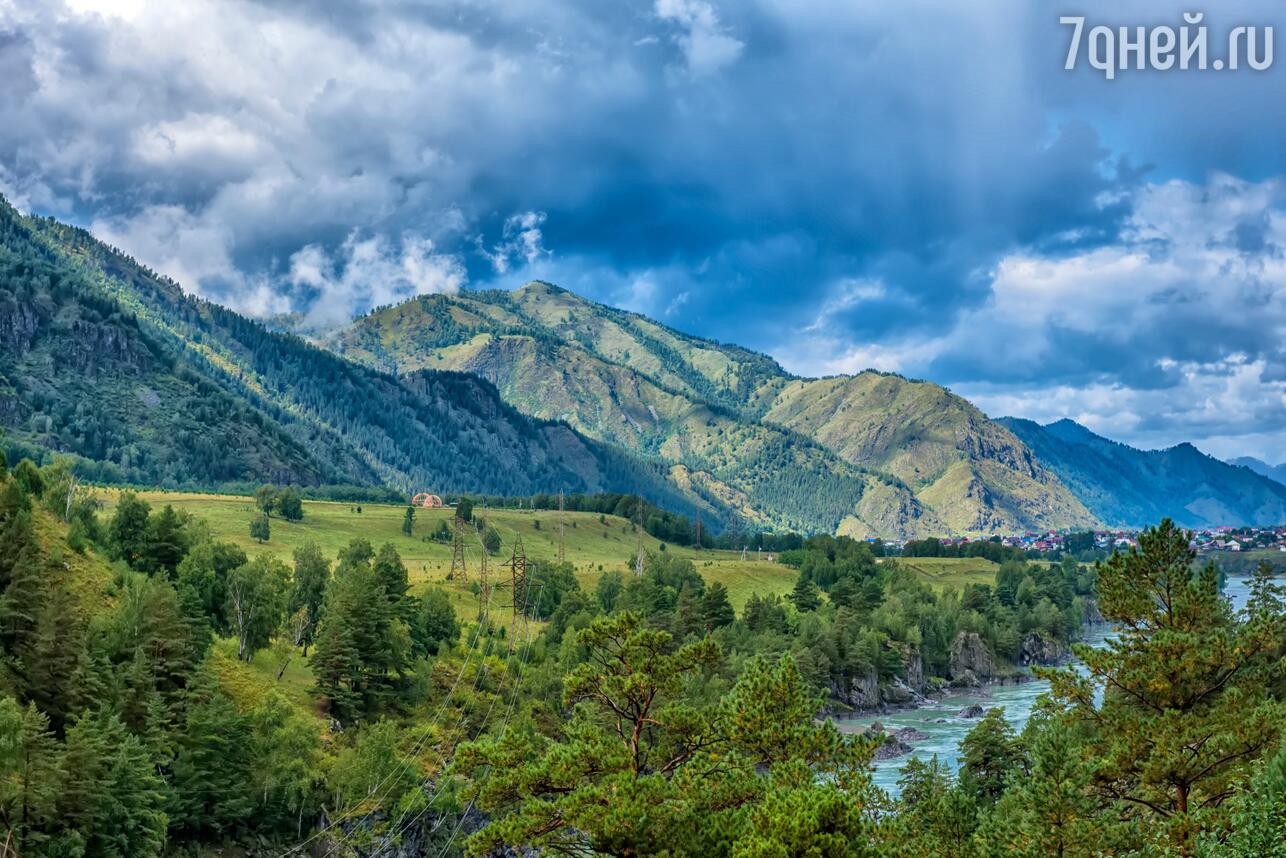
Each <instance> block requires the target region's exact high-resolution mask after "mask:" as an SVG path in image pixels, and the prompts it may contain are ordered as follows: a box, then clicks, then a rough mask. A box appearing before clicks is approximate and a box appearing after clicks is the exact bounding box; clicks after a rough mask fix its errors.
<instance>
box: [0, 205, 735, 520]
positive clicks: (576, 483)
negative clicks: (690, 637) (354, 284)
mask: <svg viewBox="0 0 1286 858" xmlns="http://www.w3.org/2000/svg"><path fill="white" fill-rule="evenodd" d="M0 427H3V428H5V429H6V430H7V431H8V443H9V444H10V445H12V446H14V447H15V448H16V449H20V450H22V451H24V452H28V451H30V452H33V453H34V454H35V455H37V456H47V454H48V451H59V452H64V453H70V454H73V455H75V456H76V457H77V461H78V465H77V467H78V469H79V471H80V472H81V474H82V476H85V477H87V478H90V479H94V480H97V481H100V482H131V483H143V484H161V485H169V486H176V487H177V486H190V487H201V488H210V487H215V486H218V485H221V484H228V483H233V484H236V483H240V484H246V483H258V482H262V481H264V480H273V481H277V482H282V483H294V484H300V485H312V486H315V485H321V484H326V483H348V484H357V485H388V486H392V487H395V488H397V489H398V490H411V489H416V488H429V489H432V490H434V491H437V492H443V493H448V492H457V491H470V492H485V493H492V494H528V493H533V492H540V491H546V492H548V491H559V490H565V491H570V492H576V491H597V490H602V489H612V490H619V491H626V492H631V491H632V492H638V493H641V494H644V495H646V496H648V497H650V498H651V499H653V500H656V501H659V502H662V503H665V504H666V505H667V506H668V507H670V508H673V509H676V510H678V511H684V512H692V511H694V510H695V508H696V507H695V504H694V503H693V502H692V501H691V500H689V496H688V495H685V494H683V493H681V492H680V491H678V490H677V489H675V488H674V486H673V484H672V483H671V482H670V481H669V477H668V466H667V465H665V463H662V462H660V461H648V460H645V459H644V458H642V457H639V456H636V455H632V454H628V453H625V452H623V451H621V450H620V449H619V448H617V447H614V446H611V445H607V444H602V443H598V442H594V441H592V440H589V439H587V438H585V437H584V436H582V435H579V434H577V433H576V432H575V431H573V430H571V429H569V428H568V427H567V426H566V425H563V424H556V423H550V422H543V421H537V420H532V419H530V418H529V417H526V416H524V415H522V414H521V413H519V412H518V411H517V410H515V409H514V408H512V407H511V406H509V405H507V404H505V403H504V402H503V401H502V400H501V399H500V397H499V396H498V395H497V393H496V391H495V389H494V388H493V387H491V385H489V384H487V383H486V382H484V381H481V380H479V379H477V378H476V377H475V376H470V375H462V374H455V373H443V372H432V371H425V372H417V373H411V374H408V375H406V376H404V377H402V378H393V377H392V376H389V375H387V374H384V373H381V372H378V371H374V370H371V369H368V368H366V367H362V366H359V365H357V364H354V363H351V362H349V361H345V360H342V359H340V358H338V357H336V356H335V355H333V354H332V353H330V352H327V351H325V350H322V349H318V348H315V347H313V346H310V345H308V344H307V343H305V342H304V341H302V340H300V339H298V338H297V337H293V336H289V335H284V334H277V333H271V332H269V331H267V330H265V329H264V328H263V327H262V326H261V325H260V324H258V323H256V322H252V321H250V320H248V319H245V318H243V317H241V316H239V315H237V314H236V313H233V312H231V311H229V310H226V309H224V308H222V307H219V306H217V305H215V304H211V303H209V302H206V301H201V300H198V299H195V298H192V297H190V296H187V295H185V294H184V293H183V291H182V290H181V289H180V288H179V286H178V285H177V284H175V283H173V282H171V281H169V280H166V279H164V278H161V277H158V276H156V275H155V274H153V273H151V272H149V271H148V270H146V269H144V268H142V267H141V266H139V265H137V264H136V263H134V262H133V261H132V260H130V259H128V258H126V257H124V256H122V255H120V254H119V253H117V252H115V251H114V250H112V249H110V248H108V247H105V246H104V245H102V244H101V243H99V242H97V241H96V240H94V239H93V237H92V236H90V235H89V234H88V233H86V232H84V231H83V230H78V229H74V228H71V227H67V226H64V225H62V224H59V223H56V222H54V221H52V220H47V219H40V218H28V217H23V216H21V215H19V214H18V213H17V212H16V211H15V210H14V209H13V208H11V207H10V206H8V205H7V204H5V203H3V202H2V201H0ZM703 505H704V506H705V507H706V508H707V510H708V511H709V512H710V513H711V517H712V518H721V517H724V518H726V517H730V516H731V513H729V512H728V511H727V510H726V509H724V508H723V507H721V506H719V505H718V503H717V502H712V501H707V502H705V503H704V504H703Z"/></svg>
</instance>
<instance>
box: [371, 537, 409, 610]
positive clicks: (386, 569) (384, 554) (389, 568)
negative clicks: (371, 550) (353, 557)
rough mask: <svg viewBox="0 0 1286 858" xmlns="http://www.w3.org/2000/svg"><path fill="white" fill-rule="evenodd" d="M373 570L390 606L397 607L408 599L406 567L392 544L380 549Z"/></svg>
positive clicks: (386, 544)
mask: <svg viewBox="0 0 1286 858" xmlns="http://www.w3.org/2000/svg"><path fill="white" fill-rule="evenodd" d="M372 568H373V569H374V571H375V580H376V581H377V582H378V583H379V585H380V586H381V587H383V588H384V596H385V598H387V599H388V601H389V603H390V604H392V605H397V604H398V603H400V602H401V601H402V600H403V599H404V598H406V590H407V587H408V586H409V583H408V580H407V574H406V565H405V564H404V563H402V558H401V556H400V555H399V554H398V553H397V549H395V548H394V547H393V546H392V544H391V543H387V542H386V543H384V545H383V546H381V547H380V552H379V554H377V555H376V556H375V563H374V564H373V566H372Z"/></svg>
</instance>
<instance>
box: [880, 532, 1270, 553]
mask: <svg viewBox="0 0 1286 858" xmlns="http://www.w3.org/2000/svg"><path fill="white" fill-rule="evenodd" d="M1139 533H1140V531H1139V530H1137V529H1116V530H1095V531H1081V532H1066V531H1053V530H1051V531H1041V532H1037V531H1030V532H1027V533H1022V534H1017V535H1010V536H999V537H997V536H959V537H946V538H943V539H941V540H939V541H940V542H941V543H942V545H943V546H963V545H968V544H970V543H974V542H998V543H1000V544H1001V545H1006V546H1010V547H1013V548H1018V549H1021V550H1022V551H1024V552H1027V553H1029V554H1031V555H1038V556H1052V557H1061V556H1062V555H1064V554H1071V555H1074V556H1079V555H1081V554H1087V553H1102V554H1110V553H1112V552H1113V551H1116V550H1122V551H1123V550H1128V549H1129V548H1132V547H1134V546H1136V545H1137V544H1138V535H1139ZM904 544H905V543H897V542H886V543H885V545H886V547H887V548H894V549H901V548H902V547H903V546H904ZM1192 547H1193V548H1194V549H1196V550H1197V551H1198V552H1200V553H1203V554H1205V553H1210V552H1243V551H1280V552H1282V553H1286V524H1279V525H1274V526H1269V527H1208V528H1199V529H1194V530H1193V531H1192Z"/></svg>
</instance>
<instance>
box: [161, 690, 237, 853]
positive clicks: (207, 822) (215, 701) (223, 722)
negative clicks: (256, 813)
mask: <svg viewBox="0 0 1286 858" xmlns="http://www.w3.org/2000/svg"><path fill="white" fill-rule="evenodd" d="M217 682H218V680H217V679H216V678H215V677H214V676H213V674H212V673H202V674H199V675H198V677H197V678H196V679H195V680H194V682H193V685H192V688H191V690H190V691H189V692H188V695H187V707H186V717H185V720H184V724H183V730H182V731H181V733H180V737H179V742H178V748H177V753H176V755H175V758H174V765H173V772H174V774H173V784H174V795H175V798H174V810H173V812H172V813H171V816H172V818H173V825H174V826H175V828H176V829H178V830H179V831H182V832H186V833H188V834H189V835H205V834H213V835H216V836H227V835H228V834H230V833H232V832H234V831H235V830H237V828H239V827H240V826H241V825H243V824H244V823H245V822H246V820H247V819H248V818H249V816H250V814H251V812H252V811H253V810H254V808H255V792H254V787H253V785H252V783H251V766H252V758H251V756H250V726H249V722H248V720H247V719H246V717H245V716H243V715H241V714H239V713H238V712H237V710H236V709H235V708H234V707H233V705H232V701H230V700H229V699H228V697H227V695H226V694H224V693H223V692H222V691H221V690H220V689H219V687H218V684H217Z"/></svg>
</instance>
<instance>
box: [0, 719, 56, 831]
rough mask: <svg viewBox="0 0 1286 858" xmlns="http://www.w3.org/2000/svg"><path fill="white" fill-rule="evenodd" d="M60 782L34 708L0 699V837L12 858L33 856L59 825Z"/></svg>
mask: <svg viewBox="0 0 1286 858" xmlns="http://www.w3.org/2000/svg"><path fill="white" fill-rule="evenodd" d="M61 780H62V770H61V767H60V760H59V758H58V748H57V744H56V742H55V741H54V737H53V734H52V733H51V732H50V731H49V721H48V719H47V718H46V717H45V716H44V714H43V713H41V712H40V710H38V709H37V708H36V706H35V704H28V705H27V706H26V707H23V706H20V705H19V704H18V702H17V701H16V700H14V699H13V698H11V697H2V698H0V827H3V829H4V830H3V831H0V837H7V838H8V840H7V842H8V843H9V844H10V846H11V848H12V850H13V853H14V854H15V855H26V854H28V852H33V853H34V852H36V851H37V850H36V849H33V848H32V847H35V846H38V845H39V844H40V843H42V842H43V841H44V840H45V839H46V838H47V836H48V834H47V832H48V831H49V830H50V829H52V828H53V827H54V826H55V824H56V823H57V821H58V817H57V812H56V805H57V797H58V790H59V787H60V782H61Z"/></svg>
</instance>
